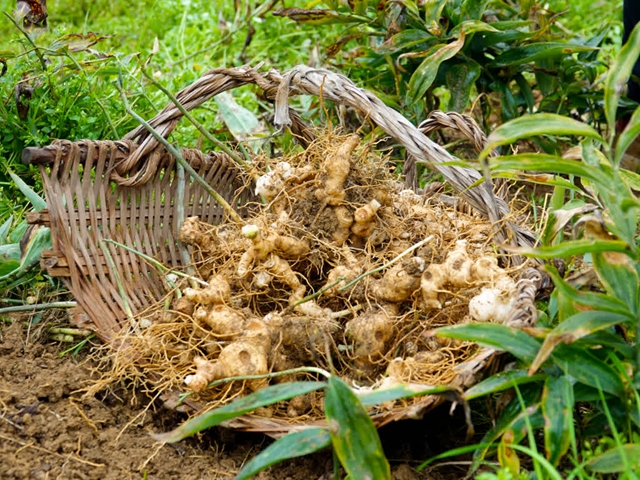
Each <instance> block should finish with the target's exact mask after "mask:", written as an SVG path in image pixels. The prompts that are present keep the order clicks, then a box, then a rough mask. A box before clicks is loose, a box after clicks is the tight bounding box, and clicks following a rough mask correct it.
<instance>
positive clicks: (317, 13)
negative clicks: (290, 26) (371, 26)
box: [273, 8, 367, 25]
mask: <svg viewBox="0 0 640 480" xmlns="http://www.w3.org/2000/svg"><path fill="white" fill-rule="evenodd" d="M273 15H275V16H276V17H289V18H290V19H291V20H293V21H294V22H298V23H308V24H310V25H326V24H336V23H363V22H365V21H367V18H366V17H358V16H356V15H344V14H342V13H338V12H336V11H333V10H326V9H323V8H312V9H308V10H305V9H302V8H283V9H281V10H274V11H273Z"/></svg>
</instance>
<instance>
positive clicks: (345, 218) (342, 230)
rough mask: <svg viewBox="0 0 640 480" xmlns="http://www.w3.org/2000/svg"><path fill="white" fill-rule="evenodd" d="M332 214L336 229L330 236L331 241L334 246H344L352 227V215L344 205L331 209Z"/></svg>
mask: <svg viewBox="0 0 640 480" xmlns="http://www.w3.org/2000/svg"><path fill="white" fill-rule="evenodd" d="M333 213H334V215H335V216H336V221H337V225H336V229H335V230H334V231H333V233H332V234H331V237H332V238H333V241H334V243H335V244H336V245H338V246H341V245H344V242H346V241H347V240H348V239H349V236H350V235H351V225H353V214H352V213H351V211H350V210H349V209H348V208H347V207H345V206H344V205H340V206H338V207H334V208H333Z"/></svg>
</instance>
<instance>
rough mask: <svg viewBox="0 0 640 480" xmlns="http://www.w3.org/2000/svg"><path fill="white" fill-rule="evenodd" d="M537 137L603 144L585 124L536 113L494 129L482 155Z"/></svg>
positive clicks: (592, 129) (598, 136)
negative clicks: (576, 137)
mask: <svg viewBox="0 0 640 480" xmlns="http://www.w3.org/2000/svg"><path fill="white" fill-rule="evenodd" d="M537 135H579V136H584V137H589V138H594V139H596V140H598V141H600V142H603V143H604V139H603V138H602V137H601V136H600V134H599V133H598V132H597V131H596V130H595V129H594V128H593V127H590V126H589V125H587V124H585V123H582V122H579V121H577V120H574V119H572V118H569V117H564V116H562V115H556V114H555V113H537V114H535V115H526V116H524V117H519V118H515V119H513V120H511V121H509V122H507V123H503V124H502V125H500V126H499V127H498V128H496V129H495V130H494V131H493V132H491V135H489V138H488V142H487V146H486V147H485V149H484V152H483V155H485V156H486V155H488V154H489V152H491V150H493V149H494V148H496V147H498V146H500V145H507V144H510V143H513V142H515V141H516V140H520V139H523V138H531V137H535V136H537ZM525 170H526V168H525ZM555 172H557V173H560V172H558V171H555Z"/></svg>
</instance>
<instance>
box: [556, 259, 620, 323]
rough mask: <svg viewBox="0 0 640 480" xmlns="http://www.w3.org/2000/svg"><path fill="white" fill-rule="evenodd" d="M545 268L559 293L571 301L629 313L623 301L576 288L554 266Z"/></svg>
mask: <svg viewBox="0 0 640 480" xmlns="http://www.w3.org/2000/svg"><path fill="white" fill-rule="evenodd" d="M546 270H547V272H548V273H549V276H550V277H551V280H552V281H553V284H554V285H555V286H556V289H557V290H558V292H559V294H560V295H563V296H565V297H566V298H567V299H568V300H570V301H571V302H572V303H575V304H578V305H584V306H587V307H592V308H594V309H596V310H606V311H608V312H611V313H617V314H619V315H623V316H628V315H629V309H628V307H627V305H626V304H625V303H624V302H623V301H621V300H619V299H617V298H614V297H611V296H610V295H605V294H602V293H595V292H589V291H579V290H576V289H575V288H573V287H572V286H571V285H569V284H568V283H567V282H566V281H565V280H564V279H563V278H562V277H561V276H560V275H559V274H558V271H557V270H556V269H555V268H553V267H551V266H547V267H546Z"/></svg>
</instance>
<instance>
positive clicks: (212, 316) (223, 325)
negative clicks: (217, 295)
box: [193, 305, 245, 337]
mask: <svg viewBox="0 0 640 480" xmlns="http://www.w3.org/2000/svg"><path fill="white" fill-rule="evenodd" d="M193 318H194V319H195V320H196V321H197V322H199V323H200V324H205V325H207V326H208V327H209V328H210V329H211V332H213V333H214V334H216V335H223V336H232V337H236V336H238V335H240V334H242V332H243V327H244V323H245V318H244V316H243V315H241V314H240V313H238V312H237V311H235V310H233V309H232V308H230V307H227V306H226V305H214V306H212V307H200V308H198V309H197V310H196V312H195V313H194V314H193Z"/></svg>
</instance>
